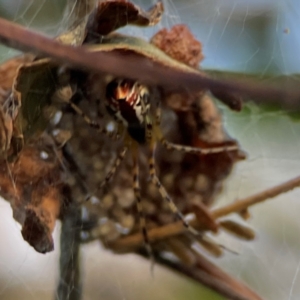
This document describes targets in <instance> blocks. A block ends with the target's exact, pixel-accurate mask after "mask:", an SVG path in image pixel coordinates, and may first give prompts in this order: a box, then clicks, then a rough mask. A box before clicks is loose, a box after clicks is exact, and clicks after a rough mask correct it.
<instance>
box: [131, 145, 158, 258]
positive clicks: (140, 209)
mask: <svg viewBox="0 0 300 300" xmlns="http://www.w3.org/2000/svg"><path fill="white" fill-rule="evenodd" d="M134 150H135V151H133V163H134V166H133V191H134V195H135V198H136V206H137V211H138V218H139V221H140V227H141V230H142V234H143V238H144V243H145V248H146V251H147V252H148V255H149V257H150V258H151V259H153V257H154V256H153V252H152V248H151V245H150V242H149V236H148V232H147V227H146V217H145V214H144V211H143V206H142V198H141V188H140V182H139V165H138V152H137V149H136V147H135V149H134Z"/></svg>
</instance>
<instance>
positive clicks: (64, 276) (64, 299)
mask: <svg viewBox="0 0 300 300" xmlns="http://www.w3.org/2000/svg"><path fill="white" fill-rule="evenodd" d="M79 219H80V211H79V209H78V207H77V206H76V207H75V206H74V205H70V206H69V207H68V208H67V209H66V213H65V215H64V218H63V220H62V228H61V237H60V261H59V263H60V278H59V283H58V286H57V290H56V300H80V299H81V296H82V286H81V278H80V266H79V255H80V253H79V252H80V240H79V237H80V227H79V226H78V220H79Z"/></svg>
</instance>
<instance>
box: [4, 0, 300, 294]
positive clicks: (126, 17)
mask: <svg viewBox="0 0 300 300" xmlns="http://www.w3.org/2000/svg"><path fill="white" fill-rule="evenodd" d="M162 13H163V6H162V3H161V2H158V3H157V5H155V6H154V7H153V8H151V9H150V10H149V11H143V10H142V9H140V8H139V7H137V6H135V5H133V4H132V3H130V2H127V1H122V0H110V1H105V2H100V3H99V4H98V5H97V6H96V8H94V9H93V10H92V12H91V13H90V14H89V16H87V17H85V18H83V19H82V20H81V22H79V23H75V24H74V26H73V27H72V28H71V30H70V31H69V32H67V33H65V34H63V35H61V36H59V37H58V38H57V41H59V42H60V43H64V44H71V45H76V46H79V45H84V47H85V48H86V49H87V50H88V51H90V52H103V53H117V54H118V55H121V56H122V57H123V59H124V60H126V59H128V58H133V59H135V58H136V59H137V60H138V59H141V58H142V59H143V60H146V61H148V63H151V64H153V65H154V66H155V65H159V66H160V67H165V68H171V69H173V70H174V72H185V73H187V74H194V73H199V72H200V71H199V70H198V65H199V62H200V61H201V60H202V58H203V54H202V51H201V50H202V49H201V44H200V43H199V42H198V41H197V40H195V39H194V37H193V35H192V34H191V33H190V31H189V29H188V28H187V26H185V25H177V26H174V27H173V28H172V29H171V30H170V31H167V30H166V29H163V30H161V31H160V32H158V33H157V34H156V35H155V36H154V37H153V38H152V39H151V41H150V43H147V42H145V41H142V40H140V39H136V38H133V37H127V36H122V35H117V34H115V33H113V31H115V30H116V29H118V28H120V27H122V26H125V25H127V24H131V25H138V26H151V25H155V24H156V23H157V22H159V20H160V18H161V16H162ZM159 49H161V50H162V51H161V50H159ZM204 76H205V74H204ZM109 78H111V75H110V74H109V75H107V74H103V73H101V74H99V73H91V72H87V71H81V70H76V69H69V68H68V67H67V66H62V65H61V64H58V63H57V62H56V61H55V60H53V59H51V58H44V57H39V56H35V55H33V54H27V55H24V56H21V57H17V58H14V59H12V60H9V61H7V62H6V63H4V64H3V65H2V66H1V67H0V100H1V106H0V122H1V124H0V146H1V161H0V168H1V173H0V187H1V190H0V194H1V196H3V197H4V198H5V199H7V200H8V201H10V203H11V206H12V209H13V213H14V218H15V219H16V220H17V221H18V222H19V223H20V224H21V225H22V235H23V237H24V240H26V241H27V242H28V243H29V244H30V245H32V246H33V247H34V248H35V250H36V251H38V252H41V253H46V252H49V251H51V250H53V247H54V245H53V240H52V236H51V234H52V231H53V229H54V226H55V222H56V220H57V219H61V220H64V218H65V216H66V215H67V214H68V211H69V210H70V209H71V208H72V209H74V207H76V208H77V210H81V212H82V214H81V217H78V219H77V220H76V222H77V225H78V228H80V232H81V242H85V243H86V242H89V241H91V240H95V239H99V240H100V241H101V242H102V243H103V245H105V246H106V247H107V248H108V249H111V250H112V251H114V252H118V253H124V252H136V253H140V254H143V253H144V246H143V239H142V235H141V234H140V226H139V219H138V215H137V212H136V205H135V198H134V193H133V189H132V175H131V168H132V162H131V159H130V157H128V159H126V160H125V162H124V163H123V164H122V165H121V166H120V168H119V169H118V171H117V174H116V176H115V178H113V180H112V181H111V183H109V185H108V186H106V187H105V188H104V189H102V190H99V189H97V187H99V184H100V183H101V181H102V180H103V179H104V177H105V174H106V173H107V171H108V170H109V168H110V166H111V161H112V160H113V159H114V158H115V157H116V155H117V153H118V150H119V149H120V147H121V146H122V145H121V144H122V143H121V142H120V141H113V140H111V139H109V138H108V137H106V136H103V135H101V134H99V133H98V132H97V131H96V130H93V129H91V128H89V127H88V126H87V124H86V123H85V121H84V119H83V118H82V116H80V115H78V114H76V113H75V112H74V111H73V110H72V109H71V108H70V106H69V105H68V102H69V101H70V99H71V100H72V101H73V102H76V103H77V104H78V106H79V107H80V108H81V109H82V111H83V112H84V113H85V114H86V115H88V116H89V117H90V118H91V119H97V122H99V124H100V125H103V126H105V125H106V124H107V123H108V122H110V121H111V120H110V118H109V117H108V116H107V114H106V112H105V109H104V107H103V100H102V99H103V95H104V91H105V86H106V83H107V81H108V80H109ZM150 88H151V90H152V92H153V95H154V100H153V101H156V100H157V99H158V100H159V101H161V103H162V108H163V110H162V117H163V120H162V128H163V131H164V133H165V135H166V136H167V138H168V139H169V140H170V141H172V142H176V143H180V144H184V145H189V146H193V147H201V148H208V147H214V146H224V145H236V144H237V142H236V141H235V140H233V139H231V138H230V137H229V136H228V135H227V134H226V132H225V130H224V127H223V123H222V117H221V115H220V112H219V110H218V109H217V107H216V105H215V103H214V101H213V100H212V96H211V94H210V93H209V92H208V91H207V90H205V89H203V90H201V91H198V92H191V91H189V90H182V89H181V90H180V89H175V90H176V91H174V90H170V89H167V88H164V87H163V86H157V85H155V86H151V87H150ZM211 92H212V94H214V96H216V97H217V98H219V99H220V100H221V101H223V102H224V103H226V104H227V105H228V106H229V107H231V108H233V109H235V110H240V109H241V100H240V98H239V97H238V94H236V93H231V92H226V91H222V90H220V89H216V90H212V91H211ZM112 126H113V125H112ZM156 156H157V160H156V162H157V171H158V173H159V177H160V179H161V182H162V183H163V185H164V186H165V187H166V189H167V190H168V192H169V193H170V195H171V196H172V198H173V199H174V201H175V203H176V205H177V206H178V208H179V209H180V211H182V212H183V213H184V214H186V215H187V214H192V215H193V219H192V221H191V223H192V225H193V226H194V227H196V228H197V229H198V230H201V231H203V236H201V237H194V236H190V234H188V233H187V232H186V231H185V229H184V228H183V226H182V224H181V223H176V222H175V223H174V215H173V214H172V213H171V212H170V211H169V208H168V206H167V205H166V203H164V202H163V201H162V200H161V198H160V196H159V194H158V191H157V190H156V188H155V187H154V186H152V185H150V184H149V182H148V180H147V149H145V150H142V151H141V153H140V166H141V168H140V169H141V174H140V179H141V187H142V197H143V210H144V213H145V215H146V218H147V228H148V229H149V237H150V242H151V245H152V247H153V250H154V253H155V258H156V260H157V261H158V262H160V263H162V264H164V265H166V266H169V267H171V268H173V269H176V270H178V271H180V272H181V273H183V274H186V275H187V276H189V277H191V278H194V279H196V280H198V281H200V282H201V283H203V284H205V285H207V286H209V287H211V288H213V289H215V290H216V291H218V292H219V293H221V294H223V295H225V296H227V297H229V298H231V299H261V298H260V297H259V296H258V295H256V294H255V293H254V292H252V291H251V290H250V289H249V288H247V287H246V286H245V285H244V284H242V283H240V282H238V281H236V280H235V279H233V278H231V277H230V276H229V275H227V274H226V273H224V272H223V271H222V270H220V269H219V268H217V267H216V266H214V265H213V264H212V263H210V262H209V261H208V260H207V259H206V258H205V257H204V256H203V255H202V254H201V253H202V251H201V250H199V249H197V247H191V245H192V244H193V245H195V244H198V245H199V246H202V247H204V249H206V250H207V251H208V252H209V253H210V254H212V255H214V256H220V255H221V254H222V252H223V248H222V246H220V245H219V244H218V243H217V242H215V241H213V240H212V239H211V238H208V237H207V236H206V235H205V232H206V231H208V232H213V233H217V232H218V231H219V230H221V229H225V230H227V231H228V232H229V233H231V234H234V235H235V236H238V237H240V238H242V239H244V240H252V239H253V238H254V233H253V231H252V230H251V229H250V228H248V227H247V226H245V225H242V224H241V223H236V222H233V221H231V220H228V219H227V220H226V219H219V218H220V217H223V216H225V215H227V214H229V213H232V212H236V213H239V214H240V215H241V216H242V217H244V218H246V217H247V216H248V212H247V208H248V206H250V205H252V204H254V203H257V202H260V201H263V200H264V199H266V198H268V197H273V196H275V195H276V194H278V193H280V192H283V191H285V190H286V189H289V188H293V187H294V186H296V185H299V179H296V180H295V181H293V182H292V183H291V182H289V183H288V184H287V185H283V186H281V187H277V188H276V189H275V190H270V191H267V192H265V193H262V194H259V195H255V196H254V197H252V198H249V199H246V200H245V201H237V202H236V203H234V204H231V205H229V206H227V207H224V208H221V209H218V210H214V209H213V205H214V202H215V199H216V197H217V195H218V194H219V193H220V192H221V191H222V185H223V182H224V180H225V179H226V178H227V177H228V175H229V174H230V172H231V170H232V168H233V166H234V164H235V163H236V162H238V161H239V160H241V159H244V158H245V155H244V153H243V152H242V151H240V150H237V151H232V152H223V153H216V154H210V155H194V154H184V153H178V152H170V151H168V150H166V149H163V148H158V151H157V154H156ZM90 193H94V197H93V198H92V200H93V201H91V202H88V203H86V202H84V199H85V198H86V196H87V194H90ZM77 216H80V214H77ZM166 251H167V252H171V253H173V254H174V255H175V256H176V257H177V259H178V260H177V261H173V260H171V259H167V258H165V257H164V256H163V253H164V252H166Z"/></svg>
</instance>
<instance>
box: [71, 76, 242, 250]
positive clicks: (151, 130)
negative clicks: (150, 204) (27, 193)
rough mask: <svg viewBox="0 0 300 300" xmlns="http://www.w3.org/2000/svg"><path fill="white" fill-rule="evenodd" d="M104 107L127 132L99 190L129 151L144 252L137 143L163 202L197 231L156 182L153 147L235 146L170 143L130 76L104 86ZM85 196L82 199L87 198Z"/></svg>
mask: <svg viewBox="0 0 300 300" xmlns="http://www.w3.org/2000/svg"><path fill="white" fill-rule="evenodd" d="M105 96H106V99H105V104H106V109H107V111H108V113H109V114H110V115H112V116H113V117H114V119H115V120H116V121H117V123H118V124H119V125H122V127H124V128H125V129H126V131H127V133H128V134H127V136H126V137H125V139H124V143H123V147H122V149H121V150H120V151H119V153H118V155H117V158H116V160H115V162H114V163H113V165H112V167H111V169H110V171H109V172H108V173H107V175H106V176H105V178H104V180H103V182H102V183H101V184H100V185H99V189H101V188H103V187H104V186H106V185H107V183H108V182H109V181H110V180H111V178H112V177H113V176H114V174H115V173H116V171H117V168H118V166H119V165H120V164H121V162H122V161H123V160H124V158H125V156H126V154H127V152H128V150H130V152H131V154H132V159H133V169H132V172H133V190H134V195H135V198H136V203H137V210H138V214H139V219H140V223H141V229H142V233H143V236H144V241H145V246H146V248H147V250H148V253H149V254H150V255H151V247H150V242H149V238H148V234H147V230H146V220H145V216H144V213H143V209H142V197H141V188H140V179H139V163H138V159H139V145H146V146H147V147H148V148H149V159H148V169H149V177H150V180H151V182H152V184H154V185H155V186H156V188H157V189H158V191H159V193H160V195H161V197H162V199H163V200H164V201H166V202H167V203H168V205H169V207H170V210H171V211H172V212H173V213H174V215H176V216H177V218H178V219H180V220H181V221H182V224H183V226H184V227H185V228H186V229H187V230H189V231H190V232H191V233H192V234H194V235H198V234H199V233H198V232H197V230H195V229H194V228H193V227H191V226H190V225H189V224H188V222H187V221H186V220H185V217H184V215H183V214H182V213H181V212H180V210H179V209H178V208H177V206H176V204H175V203H174V201H173V199H172V197H170V195H169V194H168V192H167V190H166V189H165V187H164V186H163V185H162V183H161V182H160V180H159V178H158V175H157V172H156V166H155V165H156V161H155V147H156V144H157V143H161V144H162V145H163V146H164V147H165V148H167V149H168V150H176V151H181V152H184V153H193V154H211V153H219V152H225V151H236V150H237V149H238V146H237V145H230V146H221V147H214V148H206V149H201V148H195V147H191V146H185V145H179V144H173V143H171V142H169V141H167V140H166V139H165V137H164V135H163V133H162V132H161V130H160V126H159V125H160V115H161V112H160V107H159V103H157V104H156V105H155V107H153V108H151V107H150V105H151V104H152V103H153V102H154V101H150V96H151V95H150V92H149V89H148V88H147V87H146V86H144V85H142V84H140V83H139V82H136V81H133V80H130V79H114V80H112V81H111V82H110V83H108V84H107V86H106V92H105ZM70 105H71V107H72V108H73V109H74V110H75V111H76V112H77V113H78V114H79V115H81V116H82V117H83V119H84V120H85V121H86V123H87V124H88V125H89V126H90V127H92V128H95V129H96V130H97V131H98V132H100V133H104V134H106V135H107V136H109V137H111V138H113V139H114V138H116V137H117V138H118V139H119V138H120V136H119V135H118V130H117V133H114V132H110V131H107V130H106V129H105V128H103V127H102V126H101V125H100V124H98V123H97V122H95V121H93V120H91V119H90V118H89V117H88V116H87V115H86V114H85V113H83V111H82V110H81V109H80V108H79V107H78V106H77V105H76V104H74V103H73V102H72V101H71V102H70ZM90 198H91V196H88V197H87V198H86V200H88V199H90Z"/></svg>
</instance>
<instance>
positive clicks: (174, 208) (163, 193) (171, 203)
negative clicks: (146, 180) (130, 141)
mask: <svg viewBox="0 0 300 300" xmlns="http://www.w3.org/2000/svg"><path fill="white" fill-rule="evenodd" d="M142 104H143V101H142ZM144 111H145V120H146V137H147V141H148V142H149V144H150V149H151V151H150V157H149V163H148V164H149V173H150V179H151V182H152V183H153V184H154V185H155V186H156V187H157V189H158V191H159V193H160V195H161V196H162V198H163V199H164V200H165V201H167V203H168V205H169V207H170V209H171V211H172V212H173V213H174V214H175V215H176V216H177V217H178V218H179V220H181V221H182V223H183V225H184V227H185V228H187V229H188V230H189V231H190V232H191V233H192V234H193V235H199V232H198V231H197V230H196V229H194V228H193V227H192V226H190V225H189V224H188V222H187V221H186V220H185V218H184V216H183V214H182V213H181V212H180V210H179V209H178V208H177V206H176V204H175V203H174V201H173V199H172V198H171V197H170V195H169V194H168V192H167V190H166V189H165V187H164V186H163V185H162V184H161V182H160V180H159V179H158V177H157V174H156V170H155V157H154V154H155V141H153V135H152V133H153V125H152V122H151V118H150V114H149V112H150V110H149V108H147V107H146V106H145V110H144ZM159 113H160V112H159V111H157V110H156V118H158V117H159V118H160V115H159ZM156 120H157V119H156ZM155 127H157V126H155Z"/></svg>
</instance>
